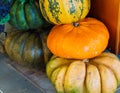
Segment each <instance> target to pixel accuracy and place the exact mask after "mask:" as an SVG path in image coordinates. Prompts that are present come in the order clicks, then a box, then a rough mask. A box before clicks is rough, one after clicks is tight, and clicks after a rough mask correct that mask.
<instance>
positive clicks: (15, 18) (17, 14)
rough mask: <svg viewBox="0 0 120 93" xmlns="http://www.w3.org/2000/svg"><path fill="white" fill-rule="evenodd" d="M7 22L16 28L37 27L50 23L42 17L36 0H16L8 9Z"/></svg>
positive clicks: (27, 28)
mask: <svg viewBox="0 0 120 93" xmlns="http://www.w3.org/2000/svg"><path fill="white" fill-rule="evenodd" d="M9 23H10V24H11V25H12V26H14V27H15V28H16V29H18V30H29V29H37V28H40V27H47V26H49V25H50V24H49V23H48V22H46V21H45V19H44V18H43V16H42V14H41V12H40V8H39V5H38V2H37V1H34V0H16V1H15V2H14V3H13V5H12V7H11V9H10V21H9Z"/></svg>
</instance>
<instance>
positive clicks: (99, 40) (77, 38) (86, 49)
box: [47, 18, 109, 59]
mask: <svg viewBox="0 0 120 93" xmlns="http://www.w3.org/2000/svg"><path fill="white" fill-rule="evenodd" d="M108 41H109V32H108V29H107V27H106V26H105V25H104V24H103V23H102V22H101V21H99V20H97V19H95V18H85V19H83V20H81V21H80V22H78V23H74V24H64V25H55V26H54V27H53V28H52V29H51V31H50V33H49V35H48V38H47V46H48V48H49V49H50V51H51V52H52V53H53V54H55V55H57V56H59V57H63V58H72V59H85V58H92V57H95V56H97V55H99V54H100V53H102V52H103V51H104V50H105V48H106V47H107V45H108Z"/></svg>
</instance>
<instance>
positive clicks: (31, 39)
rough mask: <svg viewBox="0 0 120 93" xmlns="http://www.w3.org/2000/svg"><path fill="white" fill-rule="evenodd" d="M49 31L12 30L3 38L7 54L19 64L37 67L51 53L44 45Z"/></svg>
mask: <svg viewBox="0 0 120 93" xmlns="http://www.w3.org/2000/svg"><path fill="white" fill-rule="evenodd" d="M48 33H49V31H42V30H40V31H38V30H31V31H12V32H11V33H10V34H8V36H7V38H6V40H5V44H4V46H5V51H6V53H7V54H8V56H9V57H10V58H11V59H12V60H14V61H15V62H17V63H18V64H20V65H23V66H28V67H33V68H37V69H39V68H40V67H45V64H46V62H47V61H48V60H49V58H50V56H51V55H52V54H51V52H50V51H49V49H48V48H47V46H46V38H47V35H48Z"/></svg>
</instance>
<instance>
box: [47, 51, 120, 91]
mask: <svg viewBox="0 0 120 93" xmlns="http://www.w3.org/2000/svg"><path fill="white" fill-rule="evenodd" d="M46 73H47V76H48V78H49V79H50V81H51V82H52V84H53V85H54V87H55V89H56V91H57V93H115V91H116V89H117V87H118V86H119V85H120V60H119V59H118V58H117V56H116V55H115V54H113V53H110V52H103V53H101V54H100V55H99V56H97V57H94V58H92V59H84V60H75V59H65V58H60V57H57V56H53V57H52V58H51V59H50V61H49V62H48V63H47V66H46Z"/></svg>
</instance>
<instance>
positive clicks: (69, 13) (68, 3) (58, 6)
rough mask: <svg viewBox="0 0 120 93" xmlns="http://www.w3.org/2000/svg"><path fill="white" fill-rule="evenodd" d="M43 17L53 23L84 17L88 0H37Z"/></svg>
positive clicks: (88, 3) (69, 21)
mask: <svg viewBox="0 0 120 93" xmlns="http://www.w3.org/2000/svg"><path fill="white" fill-rule="evenodd" d="M39 5H40V10H41V13H42V15H43V17H44V18H45V19H46V20H47V21H48V22H50V23H53V24H68V23H72V22H76V21H79V20H81V19H83V18H85V17H86V15H87V14H88V12H89V10H90V0H39Z"/></svg>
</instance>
